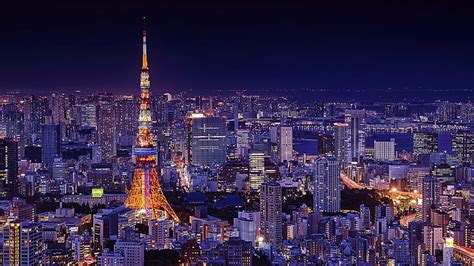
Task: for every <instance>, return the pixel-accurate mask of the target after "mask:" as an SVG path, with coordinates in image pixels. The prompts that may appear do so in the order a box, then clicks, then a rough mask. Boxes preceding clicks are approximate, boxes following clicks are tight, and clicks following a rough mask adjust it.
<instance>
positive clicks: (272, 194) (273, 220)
mask: <svg viewBox="0 0 474 266" xmlns="http://www.w3.org/2000/svg"><path fill="white" fill-rule="evenodd" d="M282 201H283V198H282V187H281V186H280V184H279V183H277V182H275V181H270V182H266V183H263V184H262V185H261V187H260V219H261V220H260V222H261V226H260V232H261V235H262V236H263V240H264V241H265V242H266V243H269V244H272V245H274V246H276V247H277V248H279V247H280V245H281V244H282V237H283V222H282Z"/></svg>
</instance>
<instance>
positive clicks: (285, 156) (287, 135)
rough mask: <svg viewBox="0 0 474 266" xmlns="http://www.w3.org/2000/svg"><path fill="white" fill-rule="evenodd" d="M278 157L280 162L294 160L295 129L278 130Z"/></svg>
mask: <svg viewBox="0 0 474 266" xmlns="http://www.w3.org/2000/svg"><path fill="white" fill-rule="evenodd" d="M278 155H279V159H280V162H284V161H287V162H290V161H291V160H293V128H292V127H290V126H280V127H279V128H278Z"/></svg>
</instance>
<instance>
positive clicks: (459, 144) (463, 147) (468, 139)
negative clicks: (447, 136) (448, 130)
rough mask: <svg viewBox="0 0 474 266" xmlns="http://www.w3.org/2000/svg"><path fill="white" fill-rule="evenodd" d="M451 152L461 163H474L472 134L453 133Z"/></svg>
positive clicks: (473, 134)
mask: <svg viewBox="0 0 474 266" xmlns="http://www.w3.org/2000/svg"><path fill="white" fill-rule="evenodd" d="M451 141H452V142H451V144H452V151H453V153H454V154H456V156H457V158H458V160H459V161H461V162H472V161H474V133H468V132H460V133H455V134H454V135H453V137H452V139H451Z"/></svg>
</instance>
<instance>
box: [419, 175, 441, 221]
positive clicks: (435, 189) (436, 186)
mask: <svg viewBox="0 0 474 266" xmlns="http://www.w3.org/2000/svg"><path fill="white" fill-rule="evenodd" d="M440 194H441V187H440V182H439V179H437V178H435V177H431V176H426V177H425V178H424V179H423V185H422V200H423V201H422V206H421V208H422V209H421V214H422V221H424V222H431V209H432V208H433V207H435V206H436V205H438V204H439V201H440Z"/></svg>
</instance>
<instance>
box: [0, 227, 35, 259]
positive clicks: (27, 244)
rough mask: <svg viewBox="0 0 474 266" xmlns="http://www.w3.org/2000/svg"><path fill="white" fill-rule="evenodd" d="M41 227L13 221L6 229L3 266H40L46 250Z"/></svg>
mask: <svg viewBox="0 0 474 266" xmlns="http://www.w3.org/2000/svg"><path fill="white" fill-rule="evenodd" d="M41 234H42V232H41V225H40V224H37V223H30V222H29V221H19V220H15V221H11V222H8V223H7V224H6V225H5V227H4V233H3V265H40V262H41V258H42V252H43V250H44V245H43V240H42V237H41Z"/></svg>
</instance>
